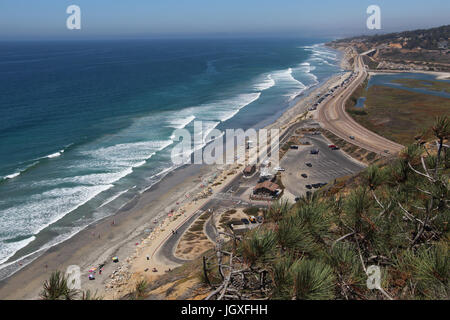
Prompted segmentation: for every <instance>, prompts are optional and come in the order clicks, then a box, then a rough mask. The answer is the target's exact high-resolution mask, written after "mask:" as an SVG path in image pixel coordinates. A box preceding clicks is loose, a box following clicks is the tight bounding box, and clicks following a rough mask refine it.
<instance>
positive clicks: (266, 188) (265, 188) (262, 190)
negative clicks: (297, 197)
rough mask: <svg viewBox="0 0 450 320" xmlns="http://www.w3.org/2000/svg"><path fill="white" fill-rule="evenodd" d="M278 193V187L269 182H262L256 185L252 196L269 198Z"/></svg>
mask: <svg viewBox="0 0 450 320" xmlns="http://www.w3.org/2000/svg"><path fill="white" fill-rule="evenodd" d="M279 191H280V186H279V185H277V184H276V183H273V182H271V181H264V182H261V183H258V184H257V185H256V186H255V187H254V188H253V194H255V195H262V196H270V197H276V196H277V195H278V193H279Z"/></svg>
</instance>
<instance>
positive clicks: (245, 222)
mask: <svg viewBox="0 0 450 320" xmlns="http://www.w3.org/2000/svg"><path fill="white" fill-rule="evenodd" d="M241 221H242V222H243V223H244V224H250V222H249V221H248V219H241Z"/></svg>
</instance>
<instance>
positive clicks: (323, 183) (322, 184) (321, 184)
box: [319, 182, 328, 187]
mask: <svg viewBox="0 0 450 320" xmlns="http://www.w3.org/2000/svg"><path fill="white" fill-rule="evenodd" d="M319 184H320V186H321V187H325V186H326V185H327V184H328V183H326V182H321V183H319Z"/></svg>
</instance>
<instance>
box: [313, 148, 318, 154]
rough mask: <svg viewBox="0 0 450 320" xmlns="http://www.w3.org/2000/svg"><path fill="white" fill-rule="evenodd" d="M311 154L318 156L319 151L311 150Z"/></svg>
mask: <svg viewBox="0 0 450 320" xmlns="http://www.w3.org/2000/svg"><path fill="white" fill-rule="evenodd" d="M311 154H319V149H312V150H311Z"/></svg>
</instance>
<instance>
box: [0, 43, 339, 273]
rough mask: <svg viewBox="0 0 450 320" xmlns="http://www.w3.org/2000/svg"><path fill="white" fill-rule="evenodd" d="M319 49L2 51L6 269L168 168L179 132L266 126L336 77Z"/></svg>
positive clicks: (178, 46) (181, 46) (219, 46)
mask: <svg viewBox="0 0 450 320" xmlns="http://www.w3.org/2000/svg"><path fill="white" fill-rule="evenodd" d="M320 42H323V40H320V39H308V40H305V39H265V40H261V39H260V40H249V39H239V40H238V39H229V40H224V39H221V40H146V41H144V40H139V41H138V40H135V41H100V42H98V41H96V42H94V41H85V42H81V41H80V42H10V43H0V264H3V265H0V268H1V267H2V266H3V267H4V266H6V265H9V264H11V263H12V262H14V261H16V260H17V259H18V258H20V257H23V256H25V255H28V254H31V253H33V252H35V251H36V250H39V249H42V248H46V247H49V246H51V245H54V244H57V243H59V242H61V241H63V240H65V239H67V238H69V237H70V236H71V235H73V234H74V233H76V232H78V231H79V230H81V229H82V228H84V227H85V226H86V225H88V224H89V223H92V222H94V221H96V220H98V219H101V218H103V217H105V216H108V215H112V214H114V213H115V212H117V210H119V209H120V208H121V207H122V206H124V204H125V203H126V202H127V201H129V200H130V199H132V198H133V197H135V196H136V195H137V194H139V193H141V192H142V191H143V190H146V189H147V188H149V186H151V185H153V184H154V183H156V182H157V181H159V180H160V179H161V178H162V177H163V176H164V175H165V174H167V173H168V172H169V171H170V170H173V169H174V168H175V166H173V165H172V164H171V161H170V150H171V148H172V147H173V143H174V142H173V140H172V139H171V136H172V133H173V131H174V130H175V129H177V128H190V126H192V123H193V120H202V121H203V123H204V127H205V130H206V131H208V130H211V129H212V128H215V127H217V128H219V129H224V128H243V129H246V128H249V127H252V126H261V125H263V124H265V123H267V122H268V121H270V120H273V118H274V117H276V116H277V115H279V114H281V112H283V111H284V110H285V109H286V108H288V107H289V106H291V105H292V104H293V103H295V99H296V97H298V95H300V94H301V93H304V92H305V91H306V90H309V89H311V88H313V87H314V86H316V85H318V84H319V83H321V82H322V81H324V80H326V79H327V78H329V77H330V76H331V75H333V74H335V73H338V72H341V70H340V68H339V66H338V64H339V63H338V62H339V59H340V57H339V53H337V52H335V51H333V50H331V49H328V48H325V47H324V46H322V45H320V44H318V43H320Z"/></svg>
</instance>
